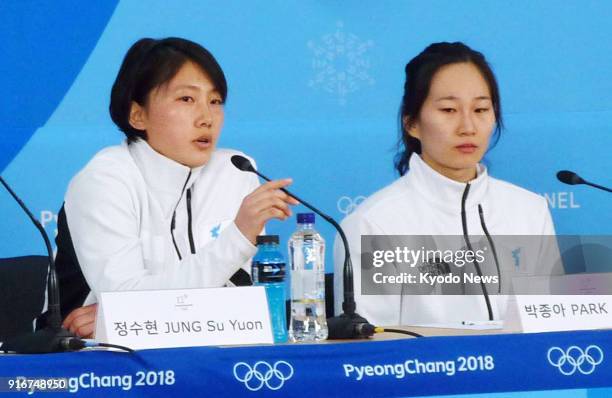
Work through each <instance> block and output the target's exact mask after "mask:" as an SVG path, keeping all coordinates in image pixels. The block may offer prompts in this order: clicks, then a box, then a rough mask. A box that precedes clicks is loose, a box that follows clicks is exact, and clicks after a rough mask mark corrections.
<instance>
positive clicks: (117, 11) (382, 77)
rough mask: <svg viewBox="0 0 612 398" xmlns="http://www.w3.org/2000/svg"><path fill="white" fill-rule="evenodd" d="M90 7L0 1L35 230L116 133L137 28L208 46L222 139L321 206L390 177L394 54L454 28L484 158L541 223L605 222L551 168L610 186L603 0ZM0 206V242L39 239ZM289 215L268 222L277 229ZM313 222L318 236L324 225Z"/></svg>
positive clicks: (332, 205) (27, 243) (1, 198)
mask: <svg viewBox="0 0 612 398" xmlns="http://www.w3.org/2000/svg"><path fill="white" fill-rule="evenodd" d="M96 4H97V5H95V4H94V3H91V4H90V3H87V6H84V5H82V4H81V3H78V2H18V1H13V2H11V1H4V2H2V3H1V4H0V18H1V20H0V22H1V24H0V26H2V27H1V28H0V29H1V30H0V35H1V36H2V37H1V40H0V45H1V47H0V55H2V63H1V64H0V67H1V68H2V69H1V70H0V79H2V80H1V83H2V86H3V87H5V88H6V90H7V91H6V92H5V95H4V96H3V97H2V103H1V106H0V116H1V118H2V119H1V120H2V128H0V131H1V134H2V139H1V140H0V170H1V171H2V175H3V176H4V177H5V178H6V179H7V180H8V181H9V183H11V184H12V185H13V186H14V189H15V190H16V191H17V192H18V193H19V194H20V195H21V196H22V197H23V199H24V200H25V201H26V203H28V205H29V206H30V207H31V208H32V210H33V211H34V212H35V214H36V215H37V216H39V217H40V218H41V220H42V221H43V223H44V224H45V228H46V229H47V231H48V232H49V233H50V234H52V235H53V234H54V233H55V229H56V223H55V220H54V219H53V216H54V215H55V214H56V213H57V210H58V209H59V207H60V206H61V202H62V198H63V194H64V192H65V189H66V187H67V184H68V182H69V180H70V178H71V176H73V175H74V174H75V173H76V172H77V171H78V170H79V169H80V168H82V167H83V166H84V164H85V163H86V162H87V160H88V159H89V158H91V156H92V155H93V154H94V153H95V152H97V151H98V150H99V149H101V148H102V147H104V146H107V145H114V144H117V143H119V142H120V141H121V139H122V135H121V134H120V133H119V132H118V131H117V129H116V127H115V126H114V125H113V124H112V122H111V121H110V118H109V116H108V112H107V108H108V98H109V92H110V87H111V85H112V83H113V80H114V78H115V75H116V73H117V70H118V68H119V64H120V62H121V60H122V58H123V55H124V54H125V52H126V50H127V49H128V48H129V46H130V45H131V44H132V43H133V42H134V41H135V40H137V39H139V38H141V37H145V36H149V37H165V36H182V37H186V38H189V39H191V40H195V41H197V42H200V43H202V44H203V45H204V46H205V47H207V48H208V49H210V50H211V52H212V53H213V54H215V56H216V57H217V59H218V60H219V62H220V64H221V65H222V67H223V68H224V70H225V72H226V75H227V78H228V81H229V97H228V98H229V100H228V103H227V106H226V125H225V128H224V130H223V134H222V139H221V146H224V147H232V148H236V149H240V150H243V151H244V152H246V153H248V154H250V155H252V156H253V157H254V158H255V159H256V160H257V162H258V166H259V168H260V170H261V171H263V172H264V173H265V174H268V175H269V176H271V177H275V178H276V177H284V176H291V177H293V178H294V180H295V183H294V185H293V187H292V189H293V190H294V191H295V192H296V193H297V194H298V195H299V196H302V197H304V199H306V200H308V201H310V202H312V203H315V204H317V205H319V206H320V207H321V208H322V209H324V210H325V211H327V212H328V213H330V214H331V215H332V216H333V217H334V218H336V219H338V220H340V219H342V218H343V217H344V215H345V214H346V213H347V211H348V210H350V207H349V208H347V207H346V203H349V202H350V201H354V200H356V199H358V197H360V196H367V195H369V194H371V193H373V192H374V191H376V190H377V189H379V188H381V187H383V186H384V185H386V184H388V183H389V182H391V181H392V180H393V179H394V178H395V175H394V173H393V168H392V159H393V155H394V150H395V147H394V146H395V142H396V139H397V112H398V107H399V101H400V99H401V95H402V87H403V68H404V65H405V63H406V62H407V61H408V60H409V59H410V58H411V57H413V56H414V55H416V53H418V52H419V51H420V50H422V49H423V48H424V47H425V46H426V45H427V44H429V43H431V42H433V41H441V40H448V41H456V40H461V41H465V42H466V43H468V44H469V45H471V46H472V47H474V48H476V49H478V50H480V51H482V52H483V53H484V54H485V55H486V56H487V57H488V59H489V61H490V62H491V64H492V66H493V68H494V70H495V72H496V74H497V77H498V79H499V82H500V87H501V94H502V105H503V113H504V117H505V122H506V127H507V128H506V130H505V131H504V134H503V136H502V139H501V140H500V142H499V144H498V145H497V147H495V148H494V149H493V150H491V152H490V153H489V155H488V161H489V164H490V167H491V173H492V174H493V175H494V176H496V177H499V178H502V179H505V180H508V181H510V182H513V183H516V184H518V185H521V186H523V187H526V188H527V189H530V190H533V191H535V192H538V193H541V194H545V195H546V196H547V197H548V198H549V199H550V201H551V205H552V207H553V208H552V211H553V217H554V221H555V225H556V228H557V232H558V233H564V234H610V233H611V232H612V205H611V201H610V197H609V195H608V194H606V193H604V192H601V191H596V190H593V189H590V188H587V187H584V186H576V187H569V186H564V185H562V184H561V183H560V182H558V181H557V180H556V178H555V173H556V171H557V170H559V169H564V168H569V169H574V170H576V171H577V172H579V173H580V174H581V175H583V176H584V177H585V178H587V179H589V180H592V181H595V182H599V183H601V184H602V185H608V186H610V185H612V178H611V177H610V166H611V162H612V159H611V156H610V148H611V147H612V126H611V125H610V120H611V118H612V79H610V78H609V71H610V70H611V69H612V52H610V51H609V49H608V47H609V40H608V39H609V37H610V34H611V33H612V28H610V25H609V16H610V15H612V3H605V2H592V3H590V2H578V1H568V2H562V3H559V2H553V1H539V2H507V3H506V2H482V1H464V2H451V1H448V2H447V1H429V2H420V1H386V2H381V3H380V4H367V3H363V4H360V3H359V2H328V1H267V2H242V1H226V2H224V3H223V4H221V3H218V2H213V1H203V0H197V1H195V0H194V1H177V2H173V3H168V2H167V1H147V2H139V1H128V0H124V1H119V2H112V1H111V2H99V4H98V2H96ZM6 93H8V95H6ZM343 197H346V198H345V199H343V200H342V201H341V200H340V199H341V198H343ZM0 209H2V210H1V211H2V213H1V214H2V216H3V217H2V219H3V228H1V229H0V256H3V257H4V256H11V255H20V254H25V253H39V252H42V250H43V245H42V243H41V242H40V240H39V238H38V236H37V234H36V231H35V230H34V229H33V228H32V227H31V226H30V225H29V224H28V222H27V220H26V219H25V218H24V216H23V215H22V214H21V213H20V210H19V209H18V207H17V206H16V205H15V204H13V203H12V201H11V199H10V198H9V197H8V195H6V194H4V193H0ZM293 229H294V222H293V221H291V222H284V223H280V222H272V223H271V224H270V225H269V226H268V230H269V231H270V232H273V233H279V234H280V235H281V238H282V239H283V240H284V241H286V240H287V238H288V236H289V235H290V233H291V231H292V230H293ZM320 229H321V231H322V232H323V234H324V236H325V238H326V239H327V241H328V244H329V246H331V243H332V241H333V236H334V233H333V231H332V230H331V228H329V227H327V226H323V225H321V226H320ZM330 254H331V247H330V249H329V250H328V256H327V259H328V264H327V268H328V270H331V268H332V266H331V263H330V259H331V256H330Z"/></svg>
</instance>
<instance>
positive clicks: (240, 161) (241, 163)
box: [232, 155, 255, 172]
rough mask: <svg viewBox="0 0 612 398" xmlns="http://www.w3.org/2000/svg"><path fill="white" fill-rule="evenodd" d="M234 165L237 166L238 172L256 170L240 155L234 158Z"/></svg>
mask: <svg viewBox="0 0 612 398" xmlns="http://www.w3.org/2000/svg"><path fill="white" fill-rule="evenodd" d="M232 164H233V165H234V166H236V168H237V169H238V170H242V171H250V172H255V169H254V168H253V165H252V164H251V161H250V160H249V159H247V158H245V157H244V156H240V155H234V156H232Z"/></svg>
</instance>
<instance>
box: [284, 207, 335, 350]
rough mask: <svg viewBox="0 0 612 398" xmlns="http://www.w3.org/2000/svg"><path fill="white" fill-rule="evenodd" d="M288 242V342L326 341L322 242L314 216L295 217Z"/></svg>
mask: <svg viewBox="0 0 612 398" xmlns="http://www.w3.org/2000/svg"><path fill="white" fill-rule="evenodd" d="M297 221H298V227H297V230H296V231H295V232H294V233H293V235H291V239H289V259H290V261H291V325H290V326H289V338H290V339H291V341H294V342H299V341H319V340H325V339H326V338H327V321H326V320H325V240H324V239H323V238H322V237H321V235H320V234H319V233H318V232H317V231H316V230H315V229H314V222H315V215H314V214H313V213H299V214H298V215H297Z"/></svg>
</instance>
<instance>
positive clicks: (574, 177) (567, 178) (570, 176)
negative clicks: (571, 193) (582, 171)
mask: <svg viewBox="0 0 612 398" xmlns="http://www.w3.org/2000/svg"><path fill="white" fill-rule="evenodd" d="M557 178H558V179H559V181H561V182H562V183H564V184H569V185H576V184H584V183H585V181H584V180H583V179H582V178H581V177H580V176H579V175H578V174H576V173H574V172H573V171H569V170H561V171H559V172H558V173H557Z"/></svg>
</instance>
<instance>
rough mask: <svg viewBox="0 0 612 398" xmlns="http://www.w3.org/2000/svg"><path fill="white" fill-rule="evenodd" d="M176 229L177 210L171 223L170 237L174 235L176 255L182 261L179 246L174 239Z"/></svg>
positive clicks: (173, 241) (173, 240)
mask: <svg viewBox="0 0 612 398" xmlns="http://www.w3.org/2000/svg"><path fill="white" fill-rule="evenodd" d="M175 227H176V210H174V212H173V213H172V221H171V222H170V235H172V243H174V249H176V255H177V256H178V258H179V260H182V259H183V258H182V257H181V252H180V251H179V248H178V246H177V245H176V240H175V239H174V228H175Z"/></svg>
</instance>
